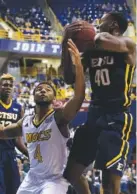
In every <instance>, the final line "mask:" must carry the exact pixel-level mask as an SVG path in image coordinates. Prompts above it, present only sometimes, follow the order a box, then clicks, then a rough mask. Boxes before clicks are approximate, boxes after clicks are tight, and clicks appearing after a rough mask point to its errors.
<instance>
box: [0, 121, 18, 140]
mask: <svg viewBox="0 0 137 194" xmlns="http://www.w3.org/2000/svg"><path fill="white" fill-rule="evenodd" d="M18 136H22V120H20V121H18V122H17V123H14V124H12V125H9V126H7V127H2V126H0V139H13V138H16V137H18Z"/></svg>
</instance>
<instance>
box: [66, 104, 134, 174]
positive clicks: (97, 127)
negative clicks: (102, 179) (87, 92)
mask: <svg viewBox="0 0 137 194" xmlns="http://www.w3.org/2000/svg"><path fill="white" fill-rule="evenodd" d="M132 127H133V117H132V115H131V113H129V112H128V111H125V112H124V111H122V112H113V113H110V112H109V113H107V112H106V111H105V110H104V109H101V108H95V107H90V109H89V113H88V119H87V123H86V124H85V125H83V126H81V127H79V129H77V131H76V133H75V137H74V141H73V145H72V148H71V151H70V156H69V158H72V159H73V160H75V161H76V162H77V163H79V164H82V165H84V166H85V167H87V166H89V165H90V164H91V163H92V162H93V161H95V168H96V169H100V170H110V171H112V172H113V173H114V174H118V175H119V176H122V174H123V171H124V168H125V166H126V162H127V160H128V157H129V155H130V152H131V150H132V147H131V146H130V141H129V140H130V136H131V131H132Z"/></svg>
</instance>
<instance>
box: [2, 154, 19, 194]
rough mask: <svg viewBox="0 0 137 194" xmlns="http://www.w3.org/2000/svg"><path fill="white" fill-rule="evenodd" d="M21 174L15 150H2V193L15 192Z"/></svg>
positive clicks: (10, 193) (13, 193)
mask: <svg viewBox="0 0 137 194" xmlns="http://www.w3.org/2000/svg"><path fill="white" fill-rule="evenodd" d="M19 185H20V176H19V171H18V166H17V161H16V156H15V153H14V151H13V150H0V194H15V193H16V192H17V189H18V188H19Z"/></svg>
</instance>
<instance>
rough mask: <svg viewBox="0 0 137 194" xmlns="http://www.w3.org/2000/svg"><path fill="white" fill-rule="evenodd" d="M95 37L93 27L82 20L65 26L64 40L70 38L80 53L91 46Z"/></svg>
mask: <svg viewBox="0 0 137 194" xmlns="http://www.w3.org/2000/svg"><path fill="white" fill-rule="evenodd" d="M95 35H96V32H95V28H94V26H93V25H92V24H90V23H88V22H86V21H83V20H82V21H76V22H74V23H72V24H70V25H67V26H66V27H65V30H64V40H66V39H70V38H71V39H72V40H73V42H74V43H75V44H76V46H77V48H78V50H79V51H80V52H84V51H85V50H86V49H88V48H91V47H92V46H93V44H94V37H95Z"/></svg>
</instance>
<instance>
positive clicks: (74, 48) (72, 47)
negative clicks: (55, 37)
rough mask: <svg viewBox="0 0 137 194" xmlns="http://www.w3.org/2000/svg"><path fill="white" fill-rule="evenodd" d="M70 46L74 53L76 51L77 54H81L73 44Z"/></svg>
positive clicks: (69, 44)
mask: <svg viewBox="0 0 137 194" xmlns="http://www.w3.org/2000/svg"><path fill="white" fill-rule="evenodd" d="M68 46H69V48H70V49H71V50H72V51H74V52H75V53H76V54H79V52H78V50H77V48H76V47H75V46H73V45H72V43H70V42H68Z"/></svg>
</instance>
